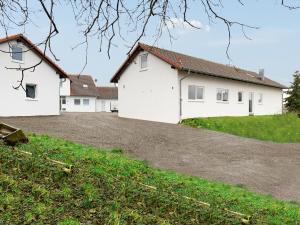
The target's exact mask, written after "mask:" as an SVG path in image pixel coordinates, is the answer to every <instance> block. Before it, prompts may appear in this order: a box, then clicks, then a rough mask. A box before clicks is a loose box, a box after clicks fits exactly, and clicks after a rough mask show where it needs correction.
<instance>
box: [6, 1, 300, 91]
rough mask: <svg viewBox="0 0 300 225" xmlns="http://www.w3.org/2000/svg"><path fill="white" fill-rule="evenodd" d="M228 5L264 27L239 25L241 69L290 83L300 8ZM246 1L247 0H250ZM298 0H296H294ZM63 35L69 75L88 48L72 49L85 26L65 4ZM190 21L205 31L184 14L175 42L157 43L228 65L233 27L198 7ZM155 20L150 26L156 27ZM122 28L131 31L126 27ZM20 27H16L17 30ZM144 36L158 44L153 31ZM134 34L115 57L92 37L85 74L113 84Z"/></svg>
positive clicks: (35, 32)
mask: <svg viewBox="0 0 300 225" xmlns="http://www.w3.org/2000/svg"><path fill="white" fill-rule="evenodd" d="M230 2H231V3H226V4H225V5H224V8H223V9H222V12H221V13H222V14H223V15H225V16H228V17H230V18H231V19H233V20H236V21H240V22H243V23H247V24H249V25H253V26H258V27H260V28H259V29H258V30H246V33H247V34H248V36H250V37H251V38H252V40H248V39H246V38H244V36H243V34H242V32H241V30H240V29H239V28H238V27H236V28H233V34H232V35H233V38H232V45H231V47H230V52H229V54H230V57H231V59H232V63H233V64H234V65H235V66H237V67H240V68H244V69H248V70H252V71H258V70H259V69H260V68H264V69H265V73H266V76H268V77H269V78H271V79H274V80H276V81H278V82H281V83H283V84H285V85H288V84H289V83H290V82H291V80H292V74H293V72H294V71H295V70H300V57H299V53H300V41H299V40H300V9H299V10H295V11H290V10H288V9H286V8H283V7H282V6H280V1H279V0H269V1H262V0H261V1H252V3H248V1H247V3H246V4H245V6H244V7H241V6H240V5H239V4H237V3H235V1H230ZM245 2H246V1H245ZM291 2H292V1H291ZM56 18H57V23H58V27H59V30H60V34H59V35H58V36H57V37H55V39H53V40H52V45H53V47H54V50H55V52H56V55H57V56H58V58H59V59H60V61H59V62H58V64H59V65H60V66H61V67H62V68H63V69H64V70H65V71H67V72H69V73H78V72H79V71H80V70H81V69H82V66H83V64H84V52H85V51H84V48H77V49H75V50H72V47H74V46H75V45H76V44H77V43H79V42H80V41H81V40H82V36H81V34H80V32H79V31H80V28H78V26H76V24H75V23H74V19H73V15H72V12H71V11H70V10H69V9H68V8H66V7H62V8H60V9H59V10H58V11H56ZM189 19H190V20H191V21H192V22H193V23H194V24H195V25H197V26H200V27H201V28H202V29H200V30H195V29H191V28H190V27H188V26H187V25H186V24H184V23H183V22H182V20H181V19H180V18H179V19H177V20H174V23H175V24H176V27H175V28H173V27H171V26H170V28H171V30H172V32H173V34H174V36H175V37H176V40H173V41H172V43H170V41H169V38H168V37H167V35H163V36H162V37H161V39H160V40H159V41H158V43H157V44H156V45H157V46H158V47H162V48H166V49H169V50H174V51H178V52H181V53H184V54H188V55H192V56H195V57H199V58H203V59H208V60H211V61H215V62H219V63H224V64H228V63H230V62H229V60H228V58H227V57H226V53H225V51H226V45H227V35H228V34H227V31H226V27H225V26H224V24H222V22H220V21H216V23H213V24H209V21H208V19H207V18H206V16H205V15H204V12H203V9H202V8H201V7H200V6H198V5H195V6H194V7H192V9H191V10H190V13H189ZM41 24H43V25H40V27H35V26H31V27H29V28H27V30H26V33H25V35H26V36H27V37H28V38H30V39H31V40H33V41H34V42H38V41H40V39H41V38H42V35H43V34H44V35H45V32H46V31H47V28H46V26H45V27H43V26H44V25H45V23H41ZM151 26H152V27H153V26H154V24H151V25H150V27H149V28H150V30H151V28H152V27H151ZM122 29H126V27H123V28H122ZM13 32H15V33H17V32H20V31H17V30H16V31H12V33H13ZM149 33H150V34H149V35H146V36H145V37H143V39H142V40H141V41H142V42H144V43H147V44H153V37H152V36H151V32H149ZM134 37H135V36H134V35H133V34H131V35H128V36H127V38H128V42H125V41H123V40H120V39H116V40H115V41H114V46H113V47H112V51H111V59H108V56H107V54H106V52H105V51H104V52H99V51H98V50H99V41H98V40H97V39H91V40H90V43H89V54H88V65H87V67H86V69H85V71H84V74H90V75H92V76H93V77H95V78H97V79H98V85H109V80H110V78H111V77H112V76H113V74H114V73H115V72H116V70H117V69H118V67H119V66H120V65H121V63H122V62H123V61H124V60H125V59H126V53H127V52H128V46H129V45H130V44H131V42H132V41H134Z"/></svg>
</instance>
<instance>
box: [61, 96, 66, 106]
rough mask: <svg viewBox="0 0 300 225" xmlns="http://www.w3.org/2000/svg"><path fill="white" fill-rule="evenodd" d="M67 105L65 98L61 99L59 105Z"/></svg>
mask: <svg viewBox="0 0 300 225" xmlns="http://www.w3.org/2000/svg"><path fill="white" fill-rule="evenodd" d="M66 103H67V101H66V97H61V104H62V105H65V104H66Z"/></svg>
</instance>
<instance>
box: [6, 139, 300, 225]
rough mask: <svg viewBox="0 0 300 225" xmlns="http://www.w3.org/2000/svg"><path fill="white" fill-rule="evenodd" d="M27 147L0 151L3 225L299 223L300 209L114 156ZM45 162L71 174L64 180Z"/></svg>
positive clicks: (54, 143)
mask: <svg viewBox="0 0 300 225" xmlns="http://www.w3.org/2000/svg"><path fill="white" fill-rule="evenodd" d="M30 140H31V142H30V144H27V145H22V146H19V147H18V149H21V150H25V151H30V152H32V153H33V156H34V157H30V156H26V155H23V154H20V153H18V152H16V151H11V149H9V148H7V147H6V146H4V145H1V143H0V193H1V195H0V224H44V223H46V224H60V225H66V224H79V223H80V222H81V223H83V224H88V223H90V224H240V223H241V219H240V218H239V217H238V216H235V215H232V214H230V213H228V212H226V211H224V209H225V208H227V209H230V210H234V211H238V212H241V213H244V214H248V215H251V224H297V223H299V221H300V206H299V205H298V204H293V203H286V202H282V201H278V200H275V199H273V198H271V197H268V196H260V195H257V194H254V193H251V192H248V191H247V190H245V189H243V188H239V187H235V186H230V185H225V184H221V183H214V182H208V181H206V180H203V179H199V178H194V177H188V176H183V175H178V174H176V173H173V172H166V171H160V170H157V169H153V168H151V167H149V166H147V165H146V164H145V163H143V162H140V161H135V160H131V159H128V158H126V157H124V156H122V155H121V154H119V153H112V152H106V151H102V150H99V149H95V148H92V147H85V146H81V145H78V144H74V143H71V142H67V141H62V140H57V139H53V138H50V137H47V136H35V135H33V136H31V137H30ZM45 157H51V158H52V159H57V160H62V161H64V162H67V163H72V164H73V165H74V166H75V169H74V171H73V173H71V174H65V173H64V172H62V170H61V169H60V168H58V167H57V166H54V165H51V164H50V163H49V162H48V161H46V160H45V159H44V158H45ZM142 184H147V185H152V186H156V187H157V190H154V189H152V188H149V187H147V186H144V185H142ZM183 196H188V197H191V198H194V199H196V200H198V201H204V202H208V203H210V204H211V207H206V206H203V205H202V204H200V203H199V202H197V201H195V200H192V199H188V198H185V197H183Z"/></svg>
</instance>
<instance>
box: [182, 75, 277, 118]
mask: <svg viewBox="0 0 300 225" xmlns="http://www.w3.org/2000/svg"><path fill="white" fill-rule="evenodd" d="M186 75H187V74H185V75H180V77H183V76H186ZM189 85H196V86H198V87H203V88H204V96H203V100H189V99H188V86H189ZM218 89H226V90H229V96H228V101H227V102H223V101H217V96H216V95H217V90H218ZM238 92H242V96H243V97H242V101H241V102H238ZM251 93H252V94H253V114H254V115H272V114H281V113H282V91H281V89H279V88H272V87H267V86H263V85H256V84H250V83H245V82H240V81H234V80H228V79H222V78H214V77H209V76H201V75H191V76H189V77H187V78H186V79H184V80H182V119H186V118H193V117H218V116H248V115H249V97H250V94H251ZM261 95H262V102H261V103H260V102H259V98H260V97H261Z"/></svg>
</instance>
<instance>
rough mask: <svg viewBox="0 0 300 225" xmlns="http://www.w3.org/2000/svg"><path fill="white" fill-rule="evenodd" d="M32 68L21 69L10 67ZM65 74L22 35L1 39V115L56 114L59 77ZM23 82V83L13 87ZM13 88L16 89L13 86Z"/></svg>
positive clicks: (57, 111)
mask: <svg viewBox="0 0 300 225" xmlns="http://www.w3.org/2000/svg"><path fill="white" fill-rule="evenodd" d="M39 62H41V63H40V64H39V65H38V66H36V67H35V69H30V70H27V71H25V72H24V77H22V72H21V71H20V70H16V69H10V68H29V67H32V66H34V65H36V64H38V63H39ZM67 77H68V76H67V74H66V73H65V72H64V71H63V70H62V69H61V68H60V67H59V66H58V65H56V64H55V63H54V62H53V61H52V60H51V59H50V58H49V57H47V56H46V55H45V54H44V53H43V52H42V51H41V50H40V49H38V48H37V47H36V45H34V44H33V43H32V42H31V41H30V40H28V39H27V38H26V37H25V36H23V35H22V34H18V35H12V36H8V37H6V38H2V39H0V93H1V96H2V97H1V98H0V117H1V116H2V117H4V116H5V117H6V116H37V115H59V113H60V109H59V96H60V93H59V91H60V88H59V85H60V80H61V79H65V78H67ZM22 79H23V81H22V86H21V87H20V88H18V89H15V88H16V87H17V86H18V85H19V84H20V81H21V80H22ZM14 87H15V88H14Z"/></svg>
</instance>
